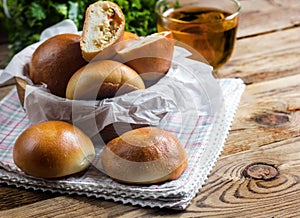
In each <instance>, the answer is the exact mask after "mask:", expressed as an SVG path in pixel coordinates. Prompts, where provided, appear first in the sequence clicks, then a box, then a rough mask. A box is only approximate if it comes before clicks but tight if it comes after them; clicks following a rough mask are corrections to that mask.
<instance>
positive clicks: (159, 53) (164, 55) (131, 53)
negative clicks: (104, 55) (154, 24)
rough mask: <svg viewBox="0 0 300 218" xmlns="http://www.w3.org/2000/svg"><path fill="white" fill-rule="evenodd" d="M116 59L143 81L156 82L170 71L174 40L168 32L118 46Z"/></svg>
mask: <svg viewBox="0 0 300 218" xmlns="http://www.w3.org/2000/svg"><path fill="white" fill-rule="evenodd" d="M119 48H120V49H118V51H117V55H116V59H117V60H119V61H120V62H122V63H125V64H126V65H128V66H129V67H131V68H132V69H134V70H135V71H136V72H137V73H139V74H140V75H141V77H142V78H143V79H144V80H150V81H157V80H158V79H160V78H161V77H163V76H164V75H165V74H166V73H167V72H168V70H169V69H170V66H171V63H172V57H173V52H174V40H173V37H172V33H171V32H170V31H164V32H160V33H154V34H152V35H149V36H146V37H145V38H140V39H134V40H132V41H131V43H127V45H126V46H123V47H122V46H119Z"/></svg>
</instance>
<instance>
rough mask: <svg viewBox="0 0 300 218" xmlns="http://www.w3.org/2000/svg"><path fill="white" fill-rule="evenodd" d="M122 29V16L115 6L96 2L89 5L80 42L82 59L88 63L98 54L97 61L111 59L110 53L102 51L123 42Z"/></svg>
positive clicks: (123, 25)
mask: <svg viewBox="0 0 300 218" xmlns="http://www.w3.org/2000/svg"><path fill="white" fill-rule="evenodd" d="M124 27H125V18H124V14H123V12H122V10H121V8H120V7H119V6H118V5H117V4H115V3H113V2H109V1H98V2H95V3H93V4H91V5H89V7H88V8H87V10H86V14H85V20H84V25H83V29H82V38H81V41H80V47H81V50H82V56H83V58H84V59H85V60H86V61H88V62H89V61H91V60H92V59H93V58H94V57H95V56H96V55H98V54H99V53H100V52H101V57H100V56H99V59H102V60H104V59H109V58H110V57H112V56H113V55H114V53H112V52H111V51H109V52H106V53H104V52H103V51H104V50H105V49H106V48H108V47H109V46H111V45H113V44H115V43H117V42H119V41H122V40H123V35H124ZM102 52H103V53H102Z"/></svg>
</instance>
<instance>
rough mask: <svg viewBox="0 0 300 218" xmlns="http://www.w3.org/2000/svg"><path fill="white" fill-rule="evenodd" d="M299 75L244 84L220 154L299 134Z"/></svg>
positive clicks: (235, 151)
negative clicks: (245, 85)
mask: <svg viewBox="0 0 300 218" xmlns="http://www.w3.org/2000/svg"><path fill="white" fill-rule="evenodd" d="M299 90H300V75H299V74H297V75H294V76H290V77H284V78H280V79H276V80H271V81H266V82H261V83H256V84H253V85H248V86H247V87H246V90H245V92H244V94H243V96H242V100H241V102H240V105H239V110H238V112H237V114H236V115H235V119H234V122H233V125H232V128H231V132H230V135H229V137H228V139H227V141H226V144H225V147H224V150H223V155H228V154H233V153H237V152H241V151H244V150H250V149H254V150H255V149H257V148H258V147H261V146H264V145H266V144H269V143H273V142H276V141H280V140H284V139H287V138H293V137H296V136H299V135H300V128H299V127H300V92H299Z"/></svg>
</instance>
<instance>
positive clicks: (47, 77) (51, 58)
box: [29, 33, 87, 97]
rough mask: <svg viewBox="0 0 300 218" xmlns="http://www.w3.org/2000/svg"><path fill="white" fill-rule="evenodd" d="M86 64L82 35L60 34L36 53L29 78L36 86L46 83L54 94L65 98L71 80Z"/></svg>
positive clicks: (46, 42) (44, 43) (42, 45)
mask: <svg viewBox="0 0 300 218" xmlns="http://www.w3.org/2000/svg"><path fill="white" fill-rule="evenodd" d="M86 63H87V62H86V61H85V60H84V59H83V58H82V55H81V50H80V35H78V34H69V33H66V34H59V35H56V36H53V37H51V38H49V39H47V40H46V41H44V42H43V43H42V44H41V45H39V47H38V48H37V49H36V50H35V51H34V53H33V55H32V57H31V61H30V63H29V77H30V79H31V80H32V82H33V83H34V84H42V83H45V84H46V85H47V88H48V89H49V90H50V92H51V93H52V94H54V95H57V96H60V97H65V93H66V87H67V84H68V81H69V79H70V78H71V76H72V75H73V74H74V73H75V72H76V71H77V70H78V69H79V68H81V67H82V66H84V65H85V64H86Z"/></svg>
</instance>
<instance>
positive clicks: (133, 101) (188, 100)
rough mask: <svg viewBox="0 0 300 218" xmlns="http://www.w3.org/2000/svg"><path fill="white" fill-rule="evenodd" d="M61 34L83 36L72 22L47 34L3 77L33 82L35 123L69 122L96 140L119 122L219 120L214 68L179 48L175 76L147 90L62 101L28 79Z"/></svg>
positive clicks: (30, 98) (30, 106)
mask: <svg viewBox="0 0 300 218" xmlns="http://www.w3.org/2000/svg"><path fill="white" fill-rule="evenodd" d="M61 33H78V31H77V29H76V26H75V24H74V23H73V22H72V21H71V20H65V21H63V22H61V23H58V24H56V25H54V26H52V27H50V28H48V29H46V30H45V31H44V32H43V33H42V34H41V41H40V42H38V43H35V44H33V45H31V46H28V47H27V48H25V49H24V50H22V51H21V52H20V53H18V54H17V55H15V57H14V58H13V59H12V61H11V62H10V63H9V65H8V66H7V67H6V69H4V72H2V74H1V75H0V82H4V81H5V80H7V79H8V78H10V77H21V78H23V79H25V80H26V81H27V82H28V84H29V85H27V86H26V91H25V101H24V109H25V110H26V113H27V115H28V117H29V120H30V121H31V122H32V123H38V122H42V121H45V120H64V121H68V122H72V123H74V124H75V125H77V126H78V127H80V128H81V129H82V130H84V131H85V133H86V134H88V135H89V136H90V137H93V136H94V135H96V134H98V132H99V131H100V130H102V129H103V128H104V127H105V126H107V125H109V124H112V123H115V122H125V123H132V124H149V125H158V124H159V122H160V120H161V119H162V118H163V117H164V116H165V115H166V114H167V113H169V112H176V111H177V112H178V111H179V112H182V113H186V112H189V113H200V114H203V115H214V114H217V113H218V111H219V110H220V109H221V108H222V107H223V99H222V92H221V90H220V88H219V85H218V83H217V82H216V80H215V79H214V78H213V76H212V67H211V66H209V65H207V64H205V63H202V62H200V61H195V60H192V59H189V58H187V57H188V56H190V55H191V53H190V52H189V51H187V50H186V49H183V48H181V47H177V46H175V51H174V55H173V60H172V66H171V68H170V70H169V72H168V73H167V74H166V76H165V77H163V78H162V79H161V80H160V81H159V82H158V83H156V84H155V85H153V86H151V87H149V88H147V89H145V90H138V91H134V92H131V93H128V94H125V95H121V96H119V97H115V98H110V99H104V100H102V101H79V100H68V99H65V98H61V97H57V96H55V95H53V94H51V93H50V92H49V90H47V87H46V86H45V85H33V83H32V81H31V80H30V79H29V77H28V70H29V69H28V63H29V61H30V58H31V56H32V54H33V52H34V50H35V49H36V48H37V47H38V46H39V45H40V44H41V43H42V42H43V41H44V40H46V39H47V38H49V37H51V36H54V35H57V34H61ZM49 52H51V51H49Z"/></svg>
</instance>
